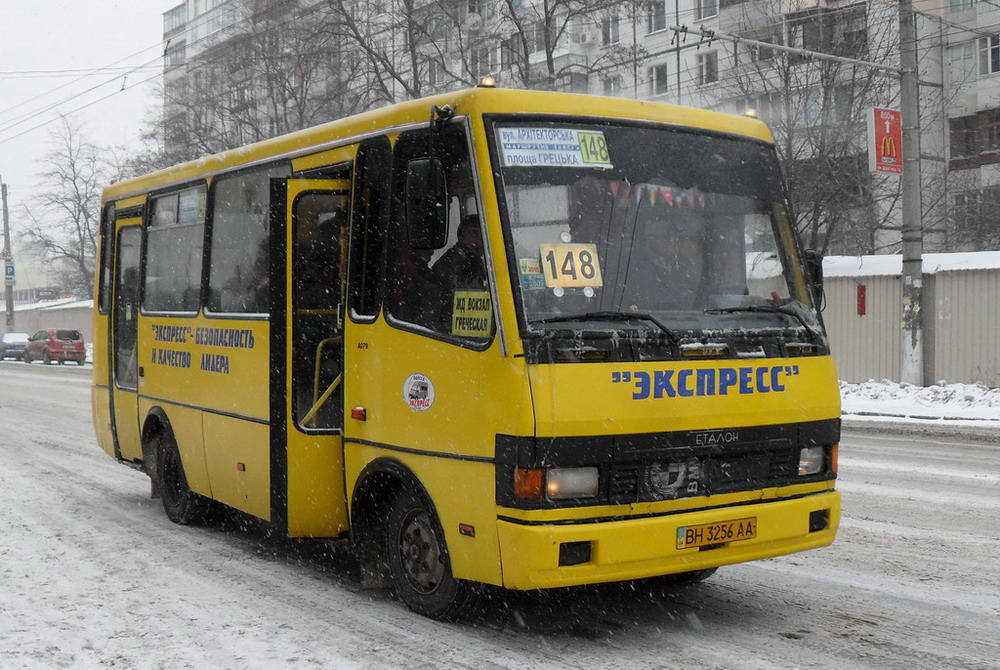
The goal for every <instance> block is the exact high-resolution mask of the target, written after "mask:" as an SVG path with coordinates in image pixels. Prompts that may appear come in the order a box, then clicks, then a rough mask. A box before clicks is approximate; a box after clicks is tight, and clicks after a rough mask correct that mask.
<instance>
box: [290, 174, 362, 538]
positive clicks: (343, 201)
mask: <svg viewBox="0 0 1000 670" xmlns="http://www.w3.org/2000/svg"><path fill="white" fill-rule="evenodd" d="M275 181H278V180H275ZM280 181H281V182H283V183H284V189H285V190H284V193H283V194H282V195H284V200H285V202H284V207H282V208H281V210H282V214H283V217H284V221H283V222H282V223H283V224H284V226H285V229H284V236H283V237H284V239H285V243H286V248H287V250H288V253H287V254H286V255H285V257H286V258H287V262H286V263H285V265H286V267H285V279H286V281H285V290H284V291H283V293H284V298H285V301H284V304H285V310H284V311H285V324H284V325H285V328H284V329H279V328H278V324H275V325H274V326H273V330H275V329H279V330H283V331H284V340H285V341H284V346H282V347H279V349H284V365H282V366H281V368H282V369H283V370H284V374H283V375H282V377H283V382H284V394H283V395H284V403H283V404H284V405H285V408H284V417H283V419H284V420H283V423H284V430H285V431H286V433H287V435H286V438H285V441H284V443H285V445H286V453H285V458H284V460H285V464H284V472H285V473H286V491H285V495H286V499H287V508H286V509H287V519H286V521H287V524H288V529H287V530H288V535H289V536H291V537H330V536H336V535H338V534H340V533H341V532H343V531H346V530H347V509H346V506H347V503H346V497H345V494H344V475H343V468H344V465H343V436H342V433H343V418H344V402H343V374H342V373H343V361H344V342H343V295H344V267H345V249H346V244H347V212H348V202H349V182H348V181H347V180H338V179H282V180H280ZM272 212H274V210H272ZM278 230H280V228H275V230H274V232H275V233H276V234H277V232H278ZM273 341H274V340H273V336H272V342H273ZM272 355H280V353H277V352H272ZM272 374H273V373H272ZM274 400H275V398H274V397H273V395H272V402H274ZM280 402H281V401H280V400H279V403H280ZM273 412H274V408H272V416H273ZM272 423H273V422H272ZM272 430H274V427H273V426H272ZM272 445H275V446H274V447H273V448H277V449H280V442H279V443H278V444H276V443H275V442H274V441H273V440H272ZM279 456H280V454H279ZM272 463H273V464H274V465H277V466H278V468H277V470H278V472H279V473H280V472H281V470H282V468H281V463H280V459H279V461H275V460H274V458H273V457H272ZM274 472H275V468H274V467H272V473H274ZM278 481H280V474H279V479H278ZM278 497H279V498H280V497H281V496H280V492H279V496H278Z"/></svg>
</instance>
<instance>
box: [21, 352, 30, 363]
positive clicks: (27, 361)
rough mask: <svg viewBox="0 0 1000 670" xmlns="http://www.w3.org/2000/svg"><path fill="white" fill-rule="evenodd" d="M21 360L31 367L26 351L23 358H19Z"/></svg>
mask: <svg viewBox="0 0 1000 670" xmlns="http://www.w3.org/2000/svg"><path fill="white" fill-rule="evenodd" d="M21 360H22V361H24V362H25V363H27V364H28V365H31V356H29V355H28V352H27V351H26V352H24V355H23V356H21Z"/></svg>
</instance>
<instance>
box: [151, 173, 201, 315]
mask: <svg viewBox="0 0 1000 670" xmlns="http://www.w3.org/2000/svg"><path fill="white" fill-rule="evenodd" d="M205 192H206V191H205V187H204V185H198V186H194V187H191V188H186V189H183V190H181V191H175V192H173V193H168V194H164V195H160V196H157V197H155V198H153V200H152V203H151V210H152V211H151V214H150V216H149V219H148V226H149V227H148V231H149V232H148V235H147V239H146V286H145V290H144V292H143V297H142V300H143V303H142V306H143V309H144V310H145V311H147V312H197V311H198V302H199V298H198V294H199V291H200V288H201V262H202V248H203V246H204V238H205V235H204V229H205Z"/></svg>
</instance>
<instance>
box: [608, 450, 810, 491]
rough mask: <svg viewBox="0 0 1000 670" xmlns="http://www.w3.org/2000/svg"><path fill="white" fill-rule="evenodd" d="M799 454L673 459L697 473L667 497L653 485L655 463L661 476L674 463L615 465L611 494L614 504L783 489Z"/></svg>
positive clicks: (768, 452) (778, 452)
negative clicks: (767, 488) (780, 487)
mask: <svg viewBox="0 0 1000 670" xmlns="http://www.w3.org/2000/svg"><path fill="white" fill-rule="evenodd" d="M798 452H799V450H798V448H796V447H783V448H780V449H774V448H770V449H765V450H760V451H742V452H741V453H724V454H711V455H706V456H699V457H691V458H681V459H673V460H674V461H676V462H678V463H679V465H677V466H675V468H676V469H677V470H684V471H685V472H686V473H695V474H692V475H690V476H687V478H686V479H684V480H682V481H681V485H680V486H677V487H676V488H675V489H671V490H670V491H669V492H667V493H666V494H664V493H663V491H662V490H657V489H656V487H655V486H654V485H653V483H652V481H653V478H654V476H653V473H654V464H655V465H656V468H657V471H658V472H660V473H662V472H663V471H664V470H665V468H666V467H667V466H666V465H665V464H669V463H670V462H671V460H663V461H657V462H654V461H647V462H626V463H615V464H613V465H612V469H611V473H610V478H609V484H608V485H609V490H608V495H609V498H610V501H611V502H612V503H631V502H652V501H655V500H664V499H675V498H690V497H694V496H704V495H718V494H720V493H734V492H738V491H752V490H756V489H761V488H766V487H771V486H782V485H786V484H790V483H793V481H794V478H795V476H796V474H797V472H798V462H799V459H798ZM661 476H662V475H661Z"/></svg>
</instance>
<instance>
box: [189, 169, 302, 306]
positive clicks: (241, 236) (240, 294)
mask: <svg viewBox="0 0 1000 670" xmlns="http://www.w3.org/2000/svg"><path fill="white" fill-rule="evenodd" d="M290 169H291V168H290V166H289V165H288V164H287V163H282V164H279V165H273V164H272V165H269V166H267V167H265V168H263V169H257V170H252V171H245V172H238V173H236V174H234V175H226V176H223V177H220V178H218V179H216V180H215V182H214V183H213V184H212V222H211V227H212V232H211V237H212V239H211V246H210V247H209V265H210V268H209V274H208V289H209V294H208V309H209V311H211V312H222V313H229V314H264V313H267V311H268V300H269V299H270V292H269V287H268V283H267V282H268V263H269V261H270V258H269V255H268V250H269V244H270V235H269V231H268V228H267V226H268V211H267V204H268V195H269V189H270V184H271V178H272V177H284V176H286V175H288V174H289V172H290Z"/></svg>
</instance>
